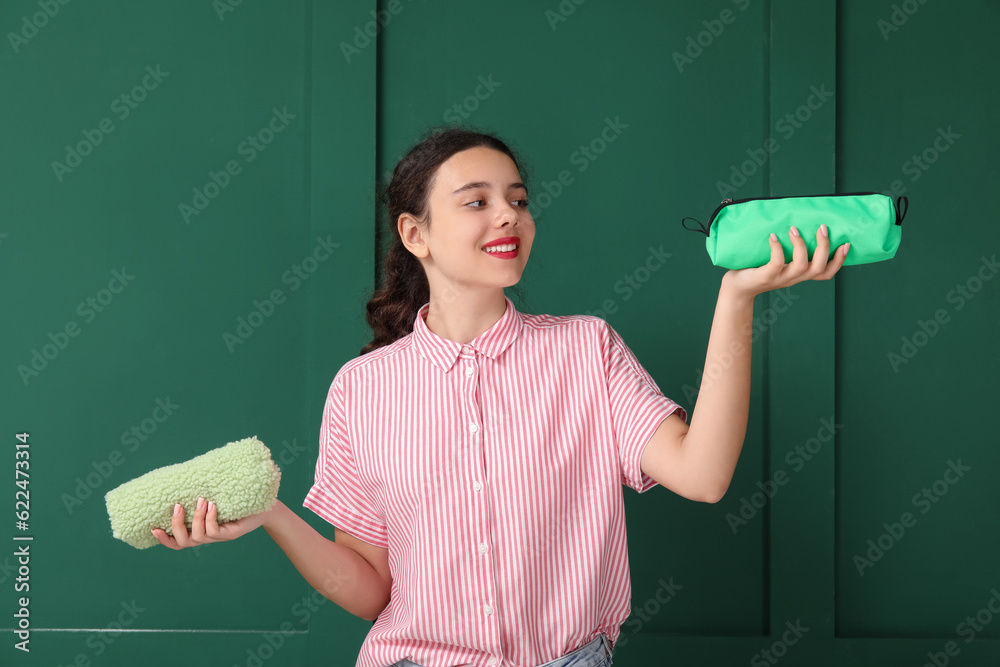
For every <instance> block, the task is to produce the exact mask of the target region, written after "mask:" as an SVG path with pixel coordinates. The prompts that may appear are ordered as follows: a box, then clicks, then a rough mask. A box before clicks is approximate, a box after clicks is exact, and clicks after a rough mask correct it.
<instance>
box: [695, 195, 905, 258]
mask: <svg viewBox="0 0 1000 667" xmlns="http://www.w3.org/2000/svg"><path fill="white" fill-rule="evenodd" d="M908 206H909V204H908V201H907V198H906V197H900V198H899V199H898V200H897V201H896V203H895V205H894V204H893V201H892V198H891V197H889V196H887V195H882V194H879V193H877V192H851V193H844V194H833V195H791V196H787V197H752V198H749V199H723V200H722V204H720V205H719V207H718V208H717V209H715V212H714V213H712V217H711V218H709V220H708V225H707V226H706V225H702V224H701V223H700V222H698V221H697V220H695V219H694V218H690V219H691V220H694V221H695V222H698V224H699V225H700V227H701V228H700V229H691V228H690V227H688V226H687V225H686V224H684V220H688V218H684V219H683V220H681V224H682V225H684V228H685V229H689V230H691V231H693V232H700V233H703V234H705V236H706V239H705V248H706V249H707V250H708V256H709V257H710V258H711V259H712V264H714V265H716V266H721V267H724V268H727V269H747V268H752V267H757V266H763V265H764V264H767V263H768V262H769V261H771V247H770V245H769V243H768V239H769V237H770V235H771V233H772V232H773V233H774V234H775V235H776V236H777V237H778V240H779V241H780V242H781V247H782V250H783V251H784V254H785V263H788V262H790V261H792V251H793V250H794V247H793V246H792V239H791V238H789V236H788V232H789V230H791V228H792V226H793V225H794V226H795V228H796V229H798V231H799V234H800V235H801V236H802V240H803V241H805V244H806V248H807V249H808V251H809V258H810V259H811V258H812V257H813V253H814V252H815V250H816V232H818V231H819V228H820V226H821V225H824V224H825V225H826V228H827V230H828V232H829V234H830V257H829V258H832V257H833V253H835V252H836V251H837V249H838V248H840V246H841V245H843V244H844V243H850V244H851V248H850V251H849V252H848V253H847V257H846V258H845V260H844V266H850V265H852V264H867V263H869V262H880V261H883V260H887V259H892V258H893V257H894V256H895V255H896V250H897V249H898V248H899V242H900V239H901V225H902V224H903V217H904V216H905V215H906V210H907V208H908ZM829 258H828V259H829Z"/></svg>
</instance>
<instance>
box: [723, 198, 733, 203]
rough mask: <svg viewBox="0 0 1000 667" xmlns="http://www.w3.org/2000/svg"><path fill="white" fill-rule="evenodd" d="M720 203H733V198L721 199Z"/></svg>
mask: <svg viewBox="0 0 1000 667" xmlns="http://www.w3.org/2000/svg"><path fill="white" fill-rule="evenodd" d="M722 203H723V204H732V203H733V200H732V199H723V200H722Z"/></svg>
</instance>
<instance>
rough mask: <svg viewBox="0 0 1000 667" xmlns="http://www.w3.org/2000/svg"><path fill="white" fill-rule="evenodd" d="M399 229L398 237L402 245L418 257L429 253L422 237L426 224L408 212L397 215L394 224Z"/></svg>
mask: <svg viewBox="0 0 1000 667" xmlns="http://www.w3.org/2000/svg"><path fill="white" fill-rule="evenodd" d="M396 228H397V230H398V231H399V238H400V240H401V241H402V242H403V245H404V246H405V247H406V249H407V250H409V251H410V252H411V253H413V255H414V256H416V257H418V258H423V257H426V256H427V255H428V253H429V250H428V248H427V241H426V239H424V231H425V230H426V225H425V224H423V223H421V222H420V221H418V220H417V219H416V218H414V217H413V216H412V215H410V214H409V213H403V214H402V215H400V216H399V220H398V222H397V225H396Z"/></svg>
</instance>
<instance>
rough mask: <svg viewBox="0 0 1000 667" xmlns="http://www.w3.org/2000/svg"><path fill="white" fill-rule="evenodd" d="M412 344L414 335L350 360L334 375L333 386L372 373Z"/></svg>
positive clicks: (408, 335) (406, 336)
mask: <svg viewBox="0 0 1000 667" xmlns="http://www.w3.org/2000/svg"><path fill="white" fill-rule="evenodd" d="M412 343H413V334H412V333H410V334H407V335H405V336H403V337H402V338H399V339H397V340H396V341H394V342H392V343H389V344H388V345H383V346H382V347H377V348H375V349H374V350H372V351H370V352H368V353H366V354H362V355H360V356H357V357H354V358H352V359H348V360H347V361H346V362H344V364H343V365H342V366H341V367H340V369H339V370H338V371H337V373H336V374H335V375H334V378H333V384H337V383H338V382H344V381H346V380H349V379H350V378H352V377H355V376H358V375H365V374H367V373H370V372H372V371H373V370H375V369H377V368H379V367H380V366H382V365H383V364H384V363H385V362H386V361H388V359H389V358H390V357H392V356H394V355H397V354H401V353H404V352H405V351H406V350H408V349H409V348H410V346H411V345H412Z"/></svg>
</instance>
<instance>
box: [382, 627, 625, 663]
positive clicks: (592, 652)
mask: <svg viewBox="0 0 1000 667" xmlns="http://www.w3.org/2000/svg"><path fill="white" fill-rule="evenodd" d="M389 667H423V666H422V665H420V664H418V663H416V662H413V661H411V660H407V659H406V658H403V659H402V660H400V661H399V662H394V663H392V664H391V665H389ZM538 667H611V642H610V641H609V640H608V638H607V637H605V636H604V634H603V633H601V634H599V635H597V636H596V637H594V638H593V639H592V640H591V641H589V642H588V643H586V644H584V645H583V646H581V647H579V648H577V649H574V650H573V651H570V652H569V653H567V654H566V655H564V656H562V657H560V658H556V659H555V660H550V661H549V662H546V663H545V664H543V665H538Z"/></svg>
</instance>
